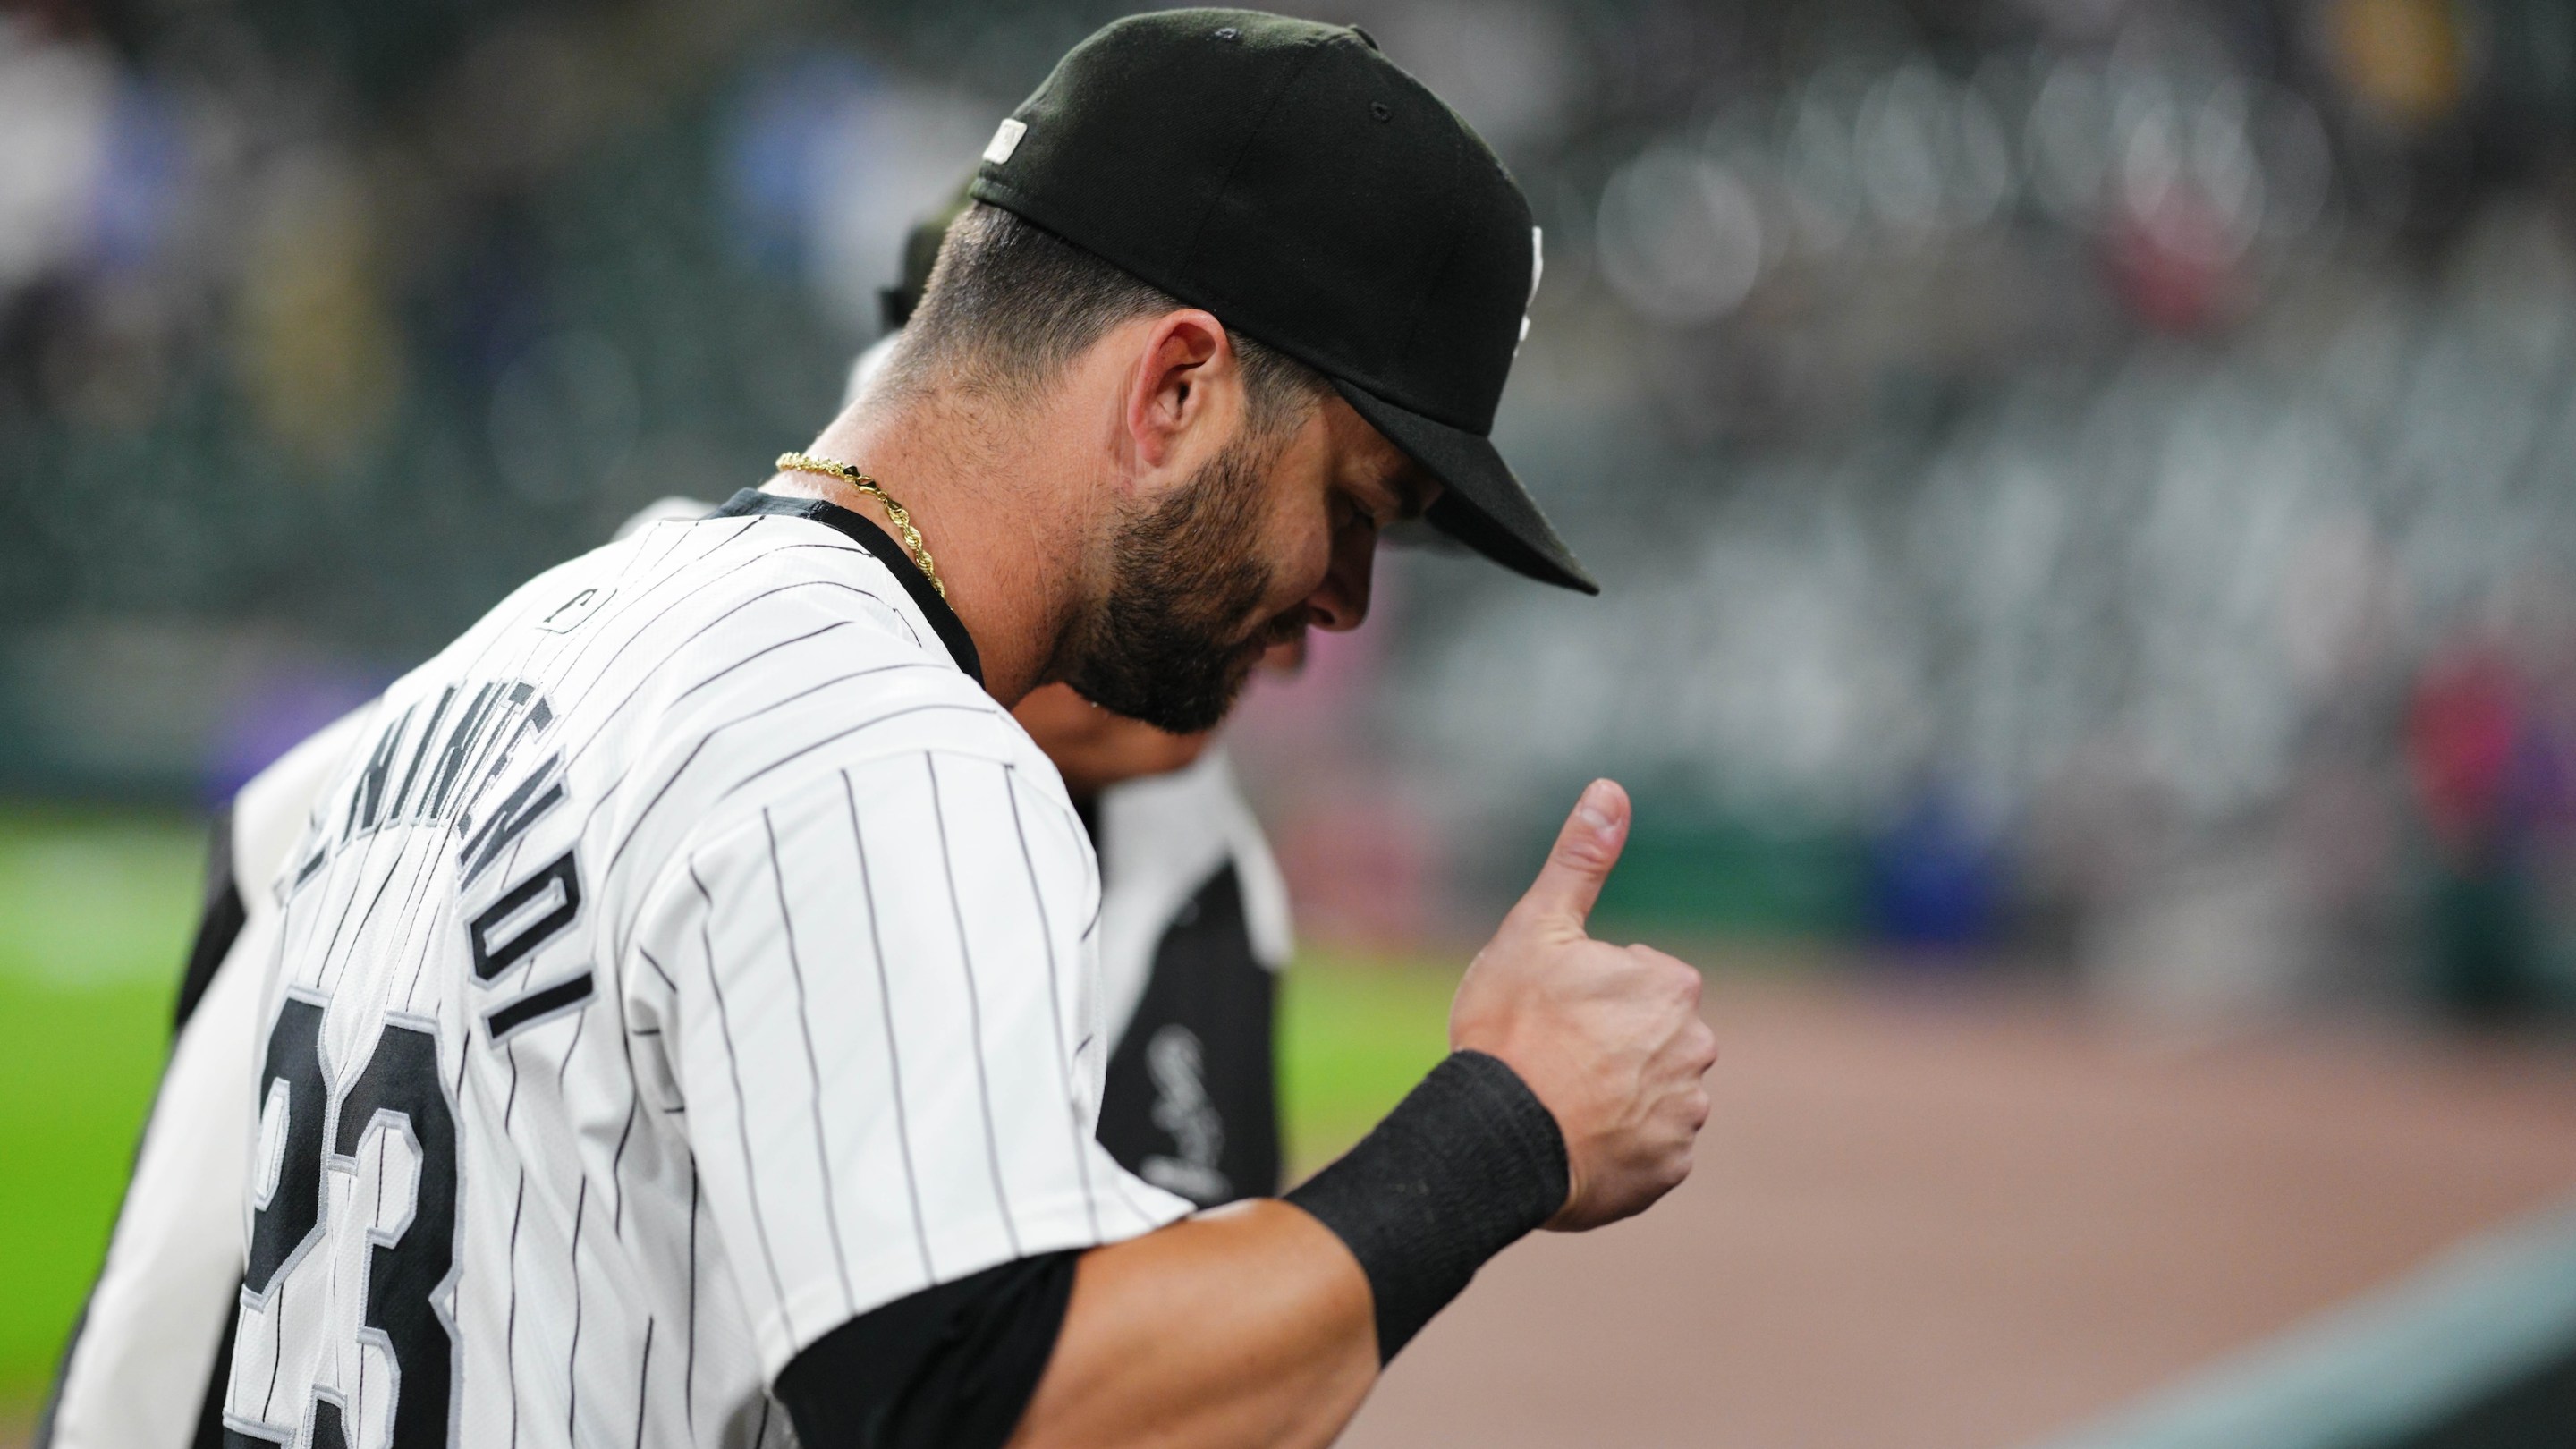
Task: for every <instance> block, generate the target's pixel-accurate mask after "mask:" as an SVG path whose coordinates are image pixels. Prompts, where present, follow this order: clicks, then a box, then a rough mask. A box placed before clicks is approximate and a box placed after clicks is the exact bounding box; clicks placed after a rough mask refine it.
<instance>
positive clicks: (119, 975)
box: [0, 806, 1454, 1440]
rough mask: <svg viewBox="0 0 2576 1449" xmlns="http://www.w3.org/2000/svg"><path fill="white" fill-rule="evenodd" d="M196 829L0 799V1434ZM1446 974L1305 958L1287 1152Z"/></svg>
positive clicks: (98, 1212) (161, 819)
mask: <svg viewBox="0 0 2576 1449" xmlns="http://www.w3.org/2000/svg"><path fill="white" fill-rule="evenodd" d="M203 841H204V835H203V825H202V823H201V822H199V821H196V820H192V819H189V818H186V817H184V816H178V815H149V814H126V813H113V812H103V811H80V810H60V809H43V808H32V807H8V806H0V1021H5V1022H6V1023H7V1024H8V1026H9V1030H10V1034H11V1037H12V1039H13V1049H12V1050H11V1051H10V1052H9V1053H6V1054H0V1289H5V1291H0V1440H4V1439H6V1438H7V1437H8V1436H9V1434H10V1426H11V1425H12V1424H13V1423H22V1422H23V1421H24V1420H25V1419H26V1418H27V1417H28V1416H29V1415H30V1414H32V1412H33V1407H34V1403H35V1400H36V1399H37V1397H38V1396H39V1395H41V1394H42V1392H43V1390H44V1385H45V1383H46V1382H47V1380H48V1379H49V1377H50V1376H51V1374H52V1371H53V1363H54V1356H55V1354H56V1352H57V1350H58V1349H59V1348H60V1347H61V1344H62V1339H63V1334H64V1332H65V1330H66V1329H68V1328H69V1326H70V1324H71V1321H72V1317H73V1315H74V1314H76V1313H77V1312H79V1310H80V1303H81V1297H82V1295H83V1294H84V1293H85V1292H86V1291H87V1290H88V1287H89V1282H90V1279H91V1277H92V1275H94V1274H95V1273H96V1272H97V1269H98V1261H99V1256H100V1254H101V1252H102V1251H103V1250H104V1248H105V1246H106V1242H107V1229H108V1224H109V1223H110V1221H111V1220H112V1219H113V1218H114V1216H115V1213H116V1203H117V1197H118V1194H119V1193H121V1192H122V1191H123V1189H124V1186H125V1175H126V1171H127V1169H128V1166H129V1164H130V1163H131V1161H132V1157H133V1152H134V1144H135V1139H136V1135H137V1133H138V1132H139V1130H140V1128H141V1126H142V1122H143V1118H144V1114H145V1112H146V1111H147V1110H148V1109H149V1107H150V1105H151V1098H152V1089H153V1084H154V1082H155V1080H156V1079H157V1077H158V1074H159V1072H160V1067H161V1060H162V1056H163V1054H164V1052H165V1051H166V1050H167V1049H168V1045H169V1019H168V1013H169V1008H170V998H171V993H172V991H173V989H174V988H175V986H176V984H177V980H178V970H179V962H180V958H181V956H182V955H183V953H184V952H185V951H186V949H187V943H188V939H189V935H190V932H191V931H193V930H194V928H195V918H196V910H197V895H198V881H199V873H200V871H201V870H202V855H203ZM1453 980H1454V975H1453V974H1451V973H1444V972H1440V971H1435V970H1430V969H1426V968H1423V967H1420V966H1416V965H1409V964H1406V963H1403V962H1396V961H1387V960H1376V959H1363V958H1358V957H1348V956H1332V955H1320V954H1310V955H1309V956H1308V957H1307V958H1305V959H1303V960H1301V961H1300V962H1299V963H1298V965H1297V967H1296V968H1295V969H1294V970H1292V971H1291V972H1290V973H1289V976H1288V978H1287V983H1286V988H1285V991H1284V993H1283V998H1282V1001H1281V1015H1280V1051H1281V1075H1282V1078H1283V1081H1282V1091H1283V1101H1284V1111H1285V1116H1286V1118H1287V1147H1288V1156H1289V1160H1290V1161H1291V1162H1292V1163H1294V1164H1296V1165H1298V1166H1299V1167H1300V1168H1306V1167H1313V1166H1315V1165H1318V1164H1320V1163H1321V1162H1322V1161H1324V1160H1325V1159H1326V1158H1328V1157H1330V1156H1331V1155H1332V1154H1333V1153H1334V1152H1336V1151H1338V1150H1340V1148H1342V1147H1343V1146H1345V1145H1347V1144H1348V1143H1349V1142H1351V1141H1352V1140H1354V1139H1355V1138H1357V1137H1358V1136H1359V1134H1360V1133H1362V1132H1364V1131H1366V1130H1367V1128H1368V1126H1369V1124H1370V1123H1372V1122H1374V1121H1375V1120H1377V1118H1378V1116H1379V1115H1380V1114H1381V1113H1383V1112H1384V1111H1385V1110H1386V1109H1387V1108H1388V1107H1389V1106H1391V1105H1393V1103H1394V1102H1395V1100H1396V1099H1397V1098H1398V1097H1400V1096H1402V1095H1403V1094H1404V1092H1405V1090H1406V1089H1407V1088H1409V1087H1411V1086H1412V1085H1413V1083H1414V1081H1415V1080H1416V1079H1418V1078H1419V1077H1420V1076H1421V1075H1422V1073H1423V1072H1425V1071H1426V1070H1428V1069H1429V1068H1430V1067H1431V1065H1432V1063H1434V1062H1436V1061H1438V1060H1439V1059H1440V1056H1441V1054H1442V1053H1443V1051H1444V1050H1445V1049H1446V1040H1447V1020H1448V1007H1449V990H1450V986H1451V983H1452V981H1453Z"/></svg>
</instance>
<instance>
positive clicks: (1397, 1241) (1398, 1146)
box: [1288, 1052, 1569, 1363]
mask: <svg viewBox="0 0 2576 1449" xmlns="http://www.w3.org/2000/svg"><path fill="white" fill-rule="evenodd" d="M1568 1181H1569V1179H1568V1176H1567V1169H1566V1163H1565V1136H1564V1134H1563V1133H1562V1132H1560V1131H1559V1130H1558V1128H1557V1125H1556V1119H1555V1118H1554V1117H1552V1116H1550V1115H1549V1114H1548V1110H1547V1107H1546V1106H1545V1105H1544V1104H1543V1103H1541V1102H1540V1101H1539V1099H1538V1098H1537V1096H1535V1095H1534V1094H1532V1093H1531V1091H1530V1089H1529V1085H1528V1084H1527V1083H1525V1082H1523V1081H1522V1080H1521V1079H1520V1074H1519V1073H1517V1072H1514V1071H1513V1070H1512V1069H1511V1068H1510V1067H1508V1066H1506V1065H1504V1064H1503V1062H1502V1060H1501V1059H1500V1058H1498V1057H1491V1056H1487V1055H1486V1054H1485V1053H1483V1052H1457V1053H1454V1054H1453V1055H1451V1056H1450V1058H1449V1059H1448V1060H1447V1061H1444V1062H1442V1063H1441V1064H1440V1065H1438V1066H1436V1067H1434V1068H1432V1069H1431V1075H1429V1076H1427V1077H1424V1078H1423V1079H1422V1084H1421V1085H1420V1086H1418V1087H1415V1088H1414V1089H1413V1091H1412V1093H1411V1095H1409V1096H1407V1097H1406V1098H1405V1099H1404V1100H1403V1101H1402V1102H1401V1103H1399V1104H1397V1106H1396V1109H1395V1110H1394V1111H1392V1112H1389V1113H1388V1114H1387V1115H1386V1120H1385V1121H1382V1122H1380V1123H1378V1124H1377V1127H1376V1129H1375V1130H1374V1131H1372V1132H1370V1133H1369V1135H1368V1136H1367V1137H1365V1138H1363V1139H1361V1141H1360V1145H1359V1146H1357V1147H1354V1148H1352V1149H1351V1150H1350V1151H1349V1152H1348V1153H1346V1154H1344V1155H1343V1157H1342V1158H1341V1160H1340V1161H1338V1162H1335V1163H1334V1164H1333V1165H1332V1166H1330V1167H1327V1168H1325V1169H1324V1170H1323V1171H1322V1172H1319V1173H1317V1174H1315V1175H1314V1176H1313V1177H1312V1178H1310V1179H1308V1180H1307V1181H1306V1182H1305V1184H1304V1185H1302V1186H1300V1187H1298V1188H1297V1189H1296V1190H1295V1191H1293V1192H1291V1193H1289V1194H1288V1201H1290V1202H1292V1203H1295V1204H1296V1205H1297V1206H1299V1207H1301V1208H1304V1209H1305V1210H1306V1211H1307V1212H1310V1213H1312V1214H1314V1215H1315V1218H1316V1219H1317V1220H1318V1221H1320V1222H1321V1223H1323V1225H1324V1226H1325V1227H1328V1228H1330V1229H1332V1230H1333V1232H1334V1234H1335V1235H1336V1236H1338V1237H1339V1238H1340V1239H1341V1240H1342V1242H1343V1243H1344V1244H1346V1245H1347V1246H1348V1247H1349V1248H1350V1250H1351V1256H1353V1257H1355V1258H1357V1259H1359V1260H1360V1269H1361V1271H1363V1272H1365V1273H1366V1274H1367V1275H1368V1280H1369V1292H1370V1294H1371V1295H1372V1297H1373V1298H1374V1300H1375V1306H1376V1311H1377V1354H1378V1362H1380V1363H1385V1362H1386V1361H1387V1360H1389V1359H1392V1358H1394V1357H1395V1355H1396V1351H1397V1350H1399V1349H1401V1348H1403V1347H1404V1345H1405V1344H1406V1343H1407V1342H1409V1341H1410V1340H1411V1339H1412V1337H1413V1335H1414V1334H1415V1333H1416V1332H1417V1331H1419V1330H1420V1329H1421V1327H1422V1325H1424V1324H1425V1323H1428V1322H1430V1321H1431V1316H1432V1315H1433V1314H1435V1313H1438V1312H1439V1311H1440V1310H1441V1309H1442V1308H1444V1307H1447V1306H1448V1303H1449V1300H1450V1299H1452V1298H1455V1297H1457V1296H1458V1294H1459V1293H1460V1292H1461V1291H1462V1290H1463V1289H1465V1288H1466V1286H1467V1281H1468V1280H1469V1279H1471V1278H1473V1277H1475V1276H1476V1270H1477V1269H1478V1268H1481V1267H1483V1266H1484V1264H1485V1260H1486V1259H1488V1258H1490V1257H1492V1256H1494V1255H1495V1254H1496V1253H1499V1252H1501V1251H1502V1250H1503V1249H1505V1248H1507V1247H1510V1246H1511V1245H1512V1244H1513V1243H1515V1242H1517V1241H1519V1240H1520V1238H1521V1236H1522V1235H1523V1234H1526V1233H1528V1232H1529V1231H1530V1230H1531V1229H1533V1228H1535V1227H1537V1226H1538V1225H1539V1224H1541V1223H1543V1222H1546V1221H1547V1220H1548V1219H1549V1218H1551V1217H1553V1216H1555V1215H1556V1211H1557V1209H1559V1208H1561V1207H1563V1206H1564V1205H1565V1195H1566V1191H1567V1185H1568Z"/></svg>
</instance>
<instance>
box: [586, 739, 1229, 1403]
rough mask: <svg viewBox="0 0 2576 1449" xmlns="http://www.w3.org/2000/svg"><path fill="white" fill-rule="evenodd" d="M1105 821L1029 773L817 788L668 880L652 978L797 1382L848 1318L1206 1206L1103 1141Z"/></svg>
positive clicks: (737, 1233)
mask: <svg viewBox="0 0 2576 1449" xmlns="http://www.w3.org/2000/svg"><path fill="white" fill-rule="evenodd" d="M1079 832H1080V825H1079V823H1078V822H1076V821H1075V820H1073V819H1072V818H1071V814H1070V811H1069V810H1068V809H1067V807H1065V806H1064V805H1063V804H1062V803H1061V802H1060V800H1059V799H1058V798H1056V797H1055V796H1054V794H1053V793H1052V792H1050V791H1047V790H1043V789H1039V788H1033V787H1032V785H1031V783H1030V782H1029V781H1027V780H1026V779H1025V778H1023V777H1022V776H1021V775H1020V774H1019V772H1018V771H1017V770H1016V769H1015V768H1014V767H1012V766H1011V765H1009V764H1006V763H1003V762H1001V761H998V760H994V759H991V758H984V757H977V756H973V755H967V754H951V753H946V752H917V753H905V754H899V755H894V756H891V757H886V758H881V759H874V760H870V761H867V762H865V763H860V764H855V765H852V766H849V767H848V768H845V769H839V770H834V771H831V772H829V773H823V774H820V775H817V776H814V777H810V778H808V779H807V780H806V781H805V782H803V784H802V785H801V786H800V787H799V788H798V789H797V790H796V791H794V792H793V793H790V794H785V795H781V796H779V797H777V798H775V799H773V800H772V801H771V803H769V804H768V805H767V806H766V807H764V808H762V809H760V810H759V811H757V812H756V813H754V814H752V815H750V816H749V817H748V818H738V819H733V820H728V821H726V822H724V823H723V825H722V828H721V829H720V830H719V832H718V833H715V834H713V835H712V836H709V837H707V838H704V839H703V840H701V841H699V842H697V843H695V844H693V845H692V846H690V847H689V848H688V849H686V850H685V851H684V852H683V853H682V854H681V855H680V856H679V857H678V858H675V859H674V860H673V861H672V862H671V863H670V864H669V865H668V866H667V867H665V868H664V869H663V870H662V871H661V872H660V873H659V875H658V877H657V879H656V882H655V885H654V887H653V889H652V890H651V891H650V892H649V893H648V894H647V896H646V898H645V899H644V901H643V903H642V905H641V907H640V913H639V916H638V919H637V922H636V933H635V941H636V946H635V949H634V954H635V955H637V956H639V957H641V958H643V961H642V964H641V965H638V966H636V967H635V968H634V969H632V970H630V971H628V972H626V973H625V977H626V980H627V982H628V983H629V988H628V989H629V990H630V991H632V992H634V993H636V1003H635V1004H636V1008H637V1009H638V1010H639V1011H641V1012H643V1013H645V1014H648V1015H653V1016H658V1017H660V1018H661V1030H662V1033H663V1037H664V1045H665V1048H666V1049H667V1050H668V1051H669V1053H670V1061H671V1067H672V1070H673V1072H674V1074H675V1076H676V1077H677V1078H678V1083H679V1086H680V1089H681V1091H682V1094H683V1096H684V1099H685V1101H686V1105H687V1115H686V1118H685V1121H686V1124H687V1125H686V1131H687V1133H688V1137H689V1141H690V1147H691V1149H692V1152H693V1153H694V1155H695V1157H696V1159H697V1163H698V1170H699V1173H700V1174H701V1179H700V1180H701V1181H702V1182H703V1183H704V1185H705V1190H706V1194H707V1202H708V1205H709V1208H710V1211H711V1214H712V1217H713V1220H714V1222H715V1225H716V1228H717V1231H718V1233H719V1235H720V1236H721V1238H722V1239H723V1241H724V1244H725V1249H726V1257H727V1259H728V1260H729V1261H730V1262H731V1263H732V1265H733V1271H734V1275H735V1278H736V1281H737V1286H738V1288H739V1290H740V1292H741V1294H742V1297H743V1301H744V1303H745V1304H746V1306H747V1307H748V1308H749V1310H750V1314H751V1318H752V1322H753V1324H754V1326H755V1329H756V1332H757V1334H758V1339H759V1345H760V1351H761V1356H762V1361H763V1364H764V1365H765V1367H766V1368H767V1371H768V1372H769V1373H770V1374H771V1375H772V1376H774V1375H776V1374H777V1373H778V1372H779V1371H780V1370H781V1369H783V1368H784V1367H785V1366H786V1364H787V1362H788V1361H789V1359H791V1358H793V1357H794V1356H795V1354H796V1353H797V1351H798V1350H800V1349H802V1348H804V1347H805V1346H806V1345H807V1344H810V1343H812V1342H813V1341H814V1340H815V1339H817V1338H819V1337H821V1336H822V1335H823V1334H825V1333H827V1332H829V1331H830V1330H831V1329H833V1328H835V1327H837V1326H839V1325H840V1324H842V1323H844V1322H847V1321H848V1320H850V1319H852V1318H855V1317H857V1316H859V1315H860V1314H863V1313H866V1312H867V1311H869V1310H870V1309H873V1308H876V1307H879V1306H882V1305H883V1304H886V1303H889V1302H891V1301H893V1300H895V1299H897V1298H900V1297H903V1296H905V1295H907V1294H910V1293H914V1292H918V1291H920V1290H921V1289H924V1288H927V1287H930V1286H932V1285H933V1284H937V1283H942V1282H947V1281H950V1280H953V1279H956V1278H959V1277H962V1276H964V1275H966V1274H969V1273H974V1272H977V1271H980V1270H982V1269H984V1268H988V1267H991V1266H994V1265H995V1264H998V1263H1003V1262H1007V1261H1009V1260H1012V1259H1015V1258H1024V1257H1029V1256H1032V1255H1035V1254H1039V1253H1046V1252H1051V1251H1055V1250H1058V1249H1064V1248H1079V1247H1088V1246H1091V1245H1093V1244H1097V1243H1104V1242H1112V1241H1116V1240H1118V1239H1122V1238H1128V1237H1133V1236H1135V1235H1136V1234H1139V1233H1142V1232H1146V1231H1149V1230H1151V1229H1153V1228H1155V1227H1159V1226H1161V1225H1162V1224H1164V1223H1166V1222H1170V1221H1172V1220H1173V1219H1175V1218H1178V1217H1180V1216H1182V1215H1183V1214H1185V1213H1186V1212H1187V1211H1189V1205H1188V1204H1187V1203H1185V1202H1183V1201H1181V1200H1180V1199H1178V1198H1176V1197H1172V1196H1171V1195H1169V1194H1167V1193H1164V1192H1162V1191H1160V1190H1159V1189H1156V1188H1153V1187H1151V1186H1149V1185H1147V1184H1145V1183H1143V1182H1141V1181H1138V1180H1137V1179H1135V1178H1132V1177H1129V1176H1128V1175H1127V1174H1126V1173H1125V1172H1123V1171H1122V1170H1121V1169H1120V1168H1119V1167H1118V1166H1117V1164H1116V1162H1115V1161H1113V1160H1112V1159H1111V1158H1110V1156H1109V1154H1108V1153H1107V1152H1106V1151H1104V1150H1103V1149H1102V1148H1101V1147H1100V1146H1099V1144H1098V1143H1097V1142H1096V1141H1095V1140H1094V1138H1093V1135H1092V1134H1093V1130H1094V1128H1095V1127H1096V1125H1097V1122H1098V1115H1099V1075H1098V1066H1099V1063H1100V1062H1101V1061H1102V1060H1103V1052H1102V1049H1101V1043H1100V1042H1099V1041H1098V1040H1097V1036H1098V1033H1097V1029H1096V1025H1095V1024H1094V1023H1095V1020H1096V1015H1097V1008H1096V1002H1095V999H1094V992H1093V990H1092V988H1091V972H1090V968H1089V966H1088V964H1087V963H1086V960H1085V956H1084V951H1085V945H1084V932H1085V931H1086V930H1087V929H1088V928H1089V926H1090V923H1091V919H1092V915H1093V907H1094V904H1095V901H1096V895H1095V892H1096V887H1095V886H1094V885H1093V883H1092V879H1091V871H1090V864H1089V861H1088V860H1087V858H1086V855H1085V847H1084V845H1083V843H1082V838H1081V835H1080V833H1079Z"/></svg>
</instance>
